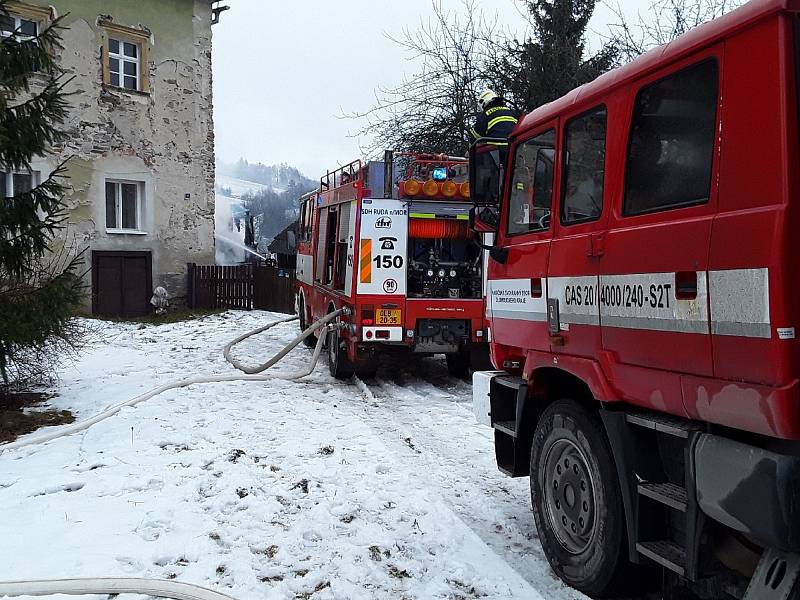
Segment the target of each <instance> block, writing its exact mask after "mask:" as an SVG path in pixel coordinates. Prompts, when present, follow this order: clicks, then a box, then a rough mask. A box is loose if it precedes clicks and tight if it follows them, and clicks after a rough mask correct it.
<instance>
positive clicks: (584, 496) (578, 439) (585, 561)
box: [530, 400, 627, 597]
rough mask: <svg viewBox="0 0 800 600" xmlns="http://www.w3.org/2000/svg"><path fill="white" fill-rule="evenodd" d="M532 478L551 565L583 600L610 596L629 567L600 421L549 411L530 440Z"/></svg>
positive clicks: (562, 406)
mask: <svg viewBox="0 0 800 600" xmlns="http://www.w3.org/2000/svg"><path fill="white" fill-rule="evenodd" d="M530 479H531V503H532V505H533V515H534V518H535V520H536V527H537V529H538V531H539V539H540V541H541V543H542V547H543V549H544V552H545V555H546V556H547V560H548V561H549V562H550V566H551V567H552V568H553V570H554V571H555V572H556V574H557V575H558V576H559V577H560V578H561V579H563V580H564V581H565V582H566V583H568V584H569V585H571V586H572V587H574V588H576V589H578V590H580V591H582V592H583V593H585V594H587V595H589V596H592V597H595V596H602V595H605V594H611V593H614V592H615V591H616V590H617V588H618V587H619V586H618V584H619V579H620V577H619V573H620V571H621V570H622V568H623V567H625V566H627V561H626V560H625V558H624V556H623V552H624V550H625V548H626V542H625V533H624V532H625V515H624V510H623V507H622V498H621V495H620V490H619V483H618V481H617V475H616V469H615V466H614V460H613V457H612V455H611V448H610V447H609V444H608V441H607V439H606V436H605V433H604V431H603V428H602V425H601V423H600V421H599V420H598V419H597V418H596V417H595V416H594V415H593V414H592V413H591V412H589V411H588V410H586V409H584V408H583V407H582V406H580V405H579V404H577V403H575V402H573V401H570V400H559V401H558V402H555V403H553V404H551V405H550V406H549V407H547V409H546V410H545V411H544V413H543V414H542V417H541V419H540V420H539V423H538V424H537V426H536V432H535V434H534V438H533V446H532V448H531V476H530Z"/></svg>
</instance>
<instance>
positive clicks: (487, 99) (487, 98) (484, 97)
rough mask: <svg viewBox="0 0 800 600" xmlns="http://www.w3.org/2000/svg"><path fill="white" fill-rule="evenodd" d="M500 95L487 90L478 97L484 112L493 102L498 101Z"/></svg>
mask: <svg viewBox="0 0 800 600" xmlns="http://www.w3.org/2000/svg"><path fill="white" fill-rule="evenodd" d="M497 98H498V95H497V94H495V93H494V91H493V90H490V89H489V88H486V89H485V90H483V91H482V92H481V94H480V96H478V105H479V106H480V107H481V109H482V110H486V107H487V106H489V104H491V103H492V101H493V100H496V99H497Z"/></svg>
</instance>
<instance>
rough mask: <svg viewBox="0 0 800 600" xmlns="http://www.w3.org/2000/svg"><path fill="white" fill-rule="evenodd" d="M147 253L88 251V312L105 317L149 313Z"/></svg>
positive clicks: (149, 263) (150, 266) (148, 253)
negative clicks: (89, 293) (90, 308)
mask: <svg viewBox="0 0 800 600" xmlns="http://www.w3.org/2000/svg"><path fill="white" fill-rule="evenodd" d="M151 294H152V256H151V254H150V252H92V312H93V313H94V314H96V315H103V316H108V317H139V316H143V315H147V314H149V313H150V310H151V309H152V307H151V306H150V296H151Z"/></svg>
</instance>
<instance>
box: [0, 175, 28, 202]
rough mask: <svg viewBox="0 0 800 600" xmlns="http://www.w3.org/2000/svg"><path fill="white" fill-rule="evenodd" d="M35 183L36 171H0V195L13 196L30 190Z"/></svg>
mask: <svg viewBox="0 0 800 600" xmlns="http://www.w3.org/2000/svg"><path fill="white" fill-rule="evenodd" d="M35 185H36V173H33V172H16V173H15V172H9V171H0V196H2V197H5V198H13V197H14V196H18V195H20V194H24V193H25V192H30V191H31V190H32V189H33V187H34V186H35Z"/></svg>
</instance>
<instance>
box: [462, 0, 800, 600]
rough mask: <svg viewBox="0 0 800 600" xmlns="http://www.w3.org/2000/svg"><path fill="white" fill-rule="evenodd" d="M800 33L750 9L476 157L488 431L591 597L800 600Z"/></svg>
mask: <svg viewBox="0 0 800 600" xmlns="http://www.w3.org/2000/svg"><path fill="white" fill-rule="evenodd" d="M798 11H800V3H799V2H797V1H794V0H753V1H752V2H750V3H748V4H746V5H744V6H743V7H742V8H740V9H738V10H735V11H733V12H731V13H729V14H727V15H725V16H723V17H721V18H719V19H717V20H715V21H713V22H711V23H708V24H706V25H703V26H700V27H698V28H696V29H694V30H692V31H690V32H688V33H686V34H685V35H683V36H682V37H680V38H678V39H677V40H676V41H674V42H672V43H670V44H668V45H667V46H664V47H661V48H657V49H655V50H653V51H651V52H649V53H647V54H646V55H644V56H642V57H640V58H639V59H637V60H635V61H634V62H632V63H631V64H629V65H626V66H624V67H621V68H619V69H617V70H615V71H612V72H610V73H607V74H605V75H603V76H601V77H600V78H599V79H597V80H596V81H594V82H592V83H590V84H587V85H585V86H583V87H581V88H578V89H576V90H574V91H573V92H571V93H570V94H568V95H567V96H565V97H563V98H561V99H559V100H556V101H555V102H553V103H551V104H548V105H546V106H543V107H541V108H539V109H537V110H535V111H534V112H532V113H531V114H528V115H526V116H525V117H524V118H523V119H521V120H520V122H519V124H518V126H517V127H516V129H515V131H514V132H513V134H512V136H511V138H510V139H509V140H507V142H508V146H507V152H505V150H504V148H505V147H499V146H497V145H496V144H497V143H501V141H499V140H483V141H479V142H478V143H477V144H476V145H475V146H474V147H473V149H472V151H471V157H470V159H471V165H470V168H471V190H472V198H473V202H474V203H475V204H476V215H475V219H474V227H475V228H476V229H477V230H480V231H484V232H489V231H493V232H496V233H497V238H496V243H495V246H494V248H492V250H491V251H490V256H491V258H490V260H489V262H488V272H487V276H488V282H487V295H488V301H487V302H488V305H487V311H488V314H489V319H490V323H489V325H490V329H491V336H492V337H491V356H492V362H493V363H494V366H495V367H496V368H497V371H492V372H479V373H476V374H475V375H474V378H473V384H474V388H473V390H474V391H473V394H474V396H473V400H474V407H475V413H476V417H477V418H478V420H479V421H480V422H482V423H484V424H486V425H487V426H490V427H492V428H493V429H494V446H495V454H496V459H497V464H498V467H499V468H500V469H501V470H502V471H504V472H506V473H507V474H509V475H510V476H513V477H521V476H529V477H530V485H531V499H532V507H533V512H534V517H535V521H536V525H537V529H538V533H539V538H540V540H541V543H542V546H543V548H544V552H545V554H546V556H547V558H548V560H549V561H550V564H551V565H552V567H553V569H554V571H555V572H556V573H557V574H558V575H559V576H560V577H561V578H562V579H563V580H564V581H565V582H567V583H569V584H570V585H572V586H574V587H576V588H578V589H580V590H582V591H583V592H585V593H587V594H589V595H591V596H598V595H606V594H612V593H615V592H617V591H618V590H620V588H624V587H625V584H626V583H630V582H631V580H633V579H635V577H634V575H633V572H634V571H637V570H636V569H634V570H632V567H631V565H641V566H643V567H644V566H648V565H649V567H650V568H653V567H654V566H655V565H659V566H660V567H662V568H663V569H664V570H663V572H664V573H665V574H667V575H668V579H669V578H674V579H675V580H677V581H676V583H677V584H679V585H683V586H687V585H688V586H690V587H692V588H693V589H694V591H695V593H697V594H699V595H700V596H701V597H703V598H720V599H721V598H730V597H734V598H746V599H747V600H756V599H767V598H769V599H786V598H793V599H796V598H799V597H800V582H799V581H800V579H799V578H798V575H799V574H800V554H799V553H800V385H799V383H798V381H799V380H800V342H798V340H797V328H798V326H800V300H798V299H799V298H800V279H798V276H797V274H798V273H800V235H798V227H799V226H800V120H799V119H798V115H799V114H800V103H799V102H798V98H799V97H800V13H799V12H798ZM505 141H506V140H503V141H502V142H505ZM505 154H507V158H505V160H502V159H501V155H505ZM653 580H654V581H661V577H659V576H655V577H653Z"/></svg>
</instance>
